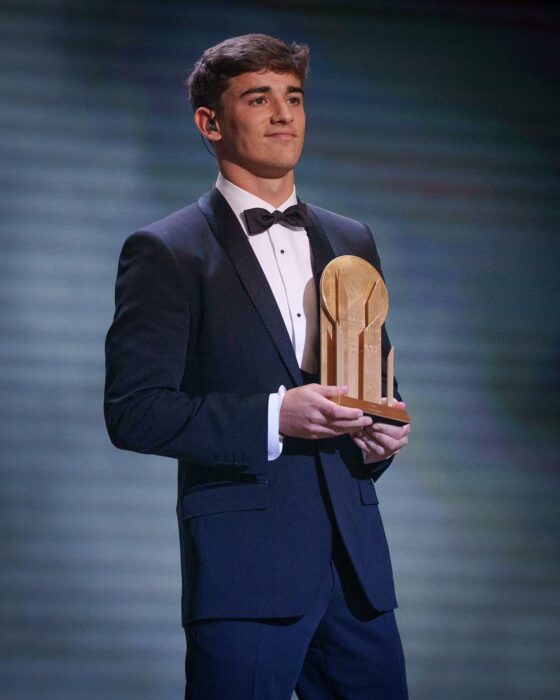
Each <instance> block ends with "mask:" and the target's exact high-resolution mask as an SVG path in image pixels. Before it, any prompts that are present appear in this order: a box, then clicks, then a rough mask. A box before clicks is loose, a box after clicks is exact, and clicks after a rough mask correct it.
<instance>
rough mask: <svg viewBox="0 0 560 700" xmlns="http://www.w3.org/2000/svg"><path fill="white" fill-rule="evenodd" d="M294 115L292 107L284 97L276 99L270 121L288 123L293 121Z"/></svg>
mask: <svg viewBox="0 0 560 700" xmlns="http://www.w3.org/2000/svg"><path fill="white" fill-rule="evenodd" d="M293 119H294V117H293V114H292V112H291V110H290V107H289V105H288V104H286V102H285V101H284V100H283V99H278V100H275V102H274V105H273V110H272V113H271V115H270V121H271V122H272V123H273V124H288V123H289V122H291V121H293Z"/></svg>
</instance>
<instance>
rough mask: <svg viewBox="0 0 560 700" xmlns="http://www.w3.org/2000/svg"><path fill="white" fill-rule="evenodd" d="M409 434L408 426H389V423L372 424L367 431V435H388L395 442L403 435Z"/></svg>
mask: <svg viewBox="0 0 560 700" xmlns="http://www.w3.org/2000/svg"><path fill="white" fill-rule="evenodd" d="M409 433H410V425H408V424H406V425H391V423H379V422H376V423H373V425H372V426H371V428H370V429H369V431H368V434H370V435H376V434H377V435H380V434H384V435H389V436H390V437H392V438H395V439H396V440H400V438H402V437H404V436H405V435H408V434H409Z"/></svg>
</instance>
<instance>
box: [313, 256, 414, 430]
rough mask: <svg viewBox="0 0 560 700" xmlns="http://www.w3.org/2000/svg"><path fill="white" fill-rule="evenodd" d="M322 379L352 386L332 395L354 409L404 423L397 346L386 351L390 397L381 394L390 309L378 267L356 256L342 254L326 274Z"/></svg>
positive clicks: (323, 282)
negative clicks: (398, 400) (397, 391)
mask: <svg viewBox="0 0 560 700" xmlns="http://www.w3.org/2000/svg"><path fill="white" fill-rule="evenodd" d="M320 295H321V383H322V384H330V385H336V386H347V387H348V393H347V394H345V395H341V396H337V397H335V398H334V399H333V401H336V403H338V404H341V405H342V406H348V407H350V408H360V409H361V410H362V411H363V412H364V413H366V414H368V415H371V416H375V417H378V418H381V419H385V420H386V421H388V422H391V423H397V424H399V425H403V424H405V423H410V417H409V415H408V413H407V411H406V410H404V409H402V408H396V407H395V406H394V405H393V403H394V398H393V376H394V360H395V355H394V348H391V350H390V352H389V354H388V356H387V396H386V401H384V400H383V399H382V396H381V386H382V373H381V367H382V364H381V362H382V358H381V327H382V325H383V323H384V321H385V318H386V316H387V311H388V310H389V296H388V294H387V287H386V286H385V283H384V282H383V278H382V277H381V275H380V274H379V272H378V271H377V270H376V269H375V268H374V267H373V265H370V263H368V262H367V261H366V260H363V259H362V258H358V257H356V256H355V255H341V256H340V257H338V258H335V259H334V260H331V262H330V263H329V264H328V265H327V266H326V267H325V269H324V270H323V274H322V275H321V284H320Z"/></svg>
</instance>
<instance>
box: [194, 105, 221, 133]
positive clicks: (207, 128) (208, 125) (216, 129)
mask: <svg viewBox="0 0 560 700" xmlns="http://www.w3.org/2000/svg"><path fill="white" fill-rule="evenodd" d="M194 123H195V124H196V126H197V128H198V130H199V131H200V133H201V134H202V135H203V136H204V137H205V138H207V139H208V140H209V141H220V140H221V138H222V136H221V134H220V126H219V124H218V122H217V120H216V114H215V113H214V112H213V111H212V110H211V109H208V107H199V108H198V109H197V110H196V112H195V113H194Z"/></svg>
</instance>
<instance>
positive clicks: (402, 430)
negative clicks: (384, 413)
mask: <svg viewBox="0 0 560 700" xmlns="http://www.w3.org/2000/svg"><path fill="white" fill-rule="evenodd" d="M392 405H393V406H394V407H395V408H406V404H405V403H404V402H403V401H394V402H393V404H392ZM409 433H410V425H390V424H389V423H373V425H370V426H369V427H366V428H363V429H362V430H360V431H358V432H356V433H354V434H353V435H352V440H353V441H354V444H355V445H357V446H358V447H359V448H360V449H361V450H363V451H364V452H365V453H366V456H367V461H368V463H369V462H382V461H383V460H384V459H388V458H389V457H392V456H393V455H396V454H397V452H398V451H399V450H400V449H401V447H404V446H405V445H406V444H407V443H408V434H409Z"/></svg>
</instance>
